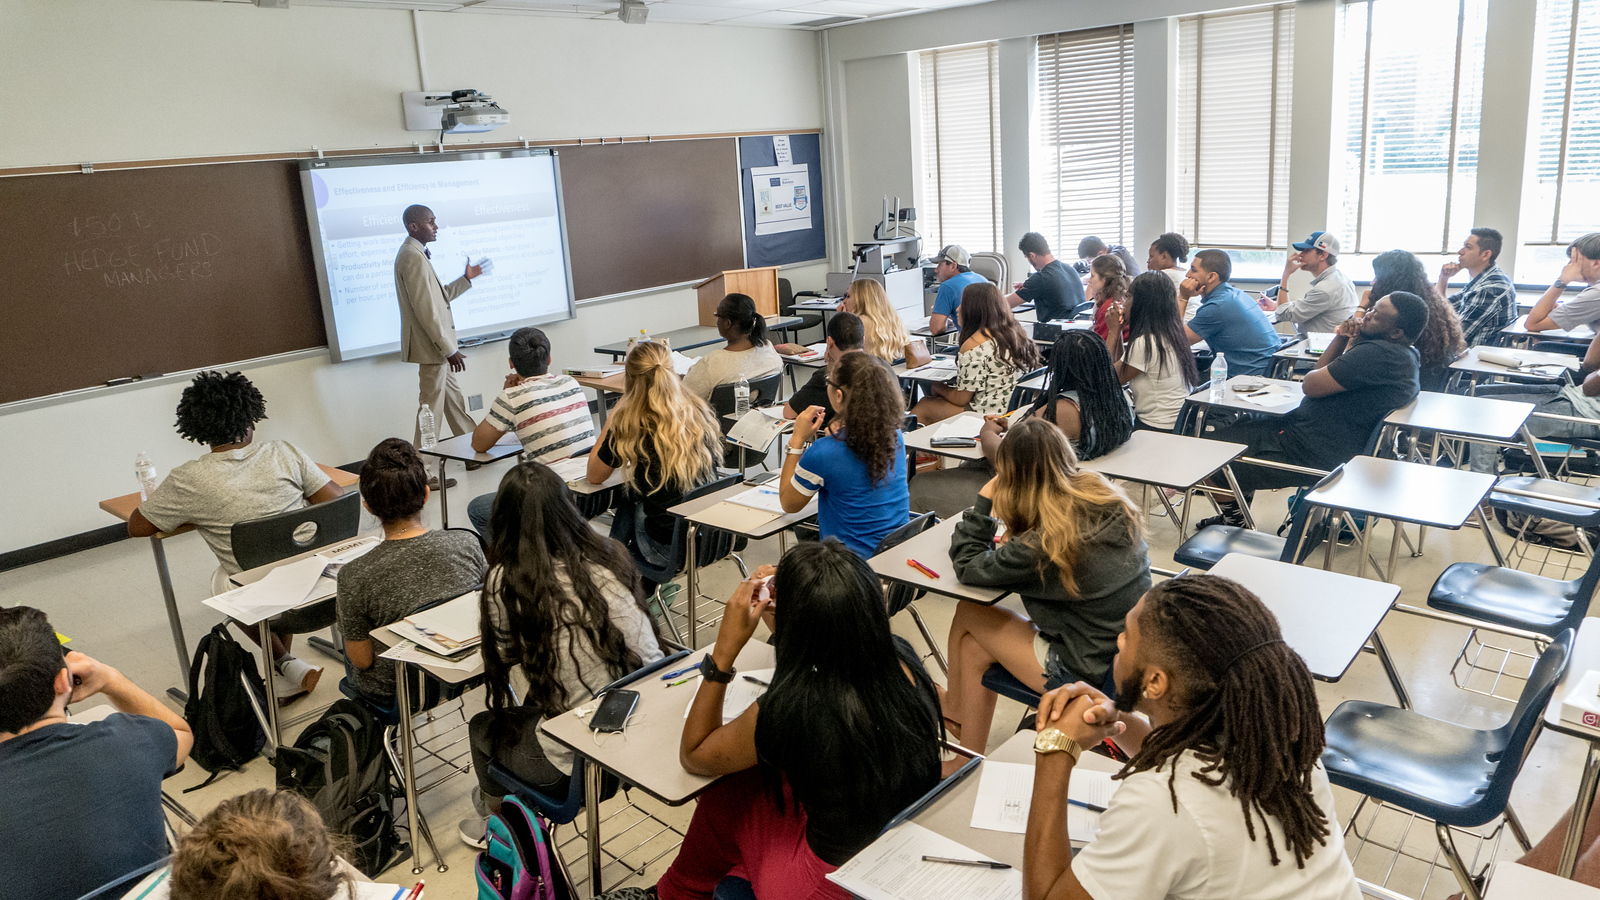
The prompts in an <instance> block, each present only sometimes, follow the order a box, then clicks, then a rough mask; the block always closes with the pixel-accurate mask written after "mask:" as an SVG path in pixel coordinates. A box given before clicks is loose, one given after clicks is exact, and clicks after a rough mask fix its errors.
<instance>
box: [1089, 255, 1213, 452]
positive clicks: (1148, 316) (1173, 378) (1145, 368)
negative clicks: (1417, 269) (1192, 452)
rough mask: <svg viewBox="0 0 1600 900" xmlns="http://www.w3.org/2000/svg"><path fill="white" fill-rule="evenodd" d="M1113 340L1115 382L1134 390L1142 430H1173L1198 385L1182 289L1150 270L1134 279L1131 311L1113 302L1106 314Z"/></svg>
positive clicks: (1136, 410) (1198, 379)
mask: <svg viewBox="0 0 1600 900" xmlns="http://www.w3.org/2000/svg"><path fill="white" fill-rule="evenodd" d="M1124 317H1126V319H1127V322H1128V340H1127V343H1126V345H1124V343H1123V340H1122V323H1123V319H1124ZM1106 328H1107V334H1109V335H1110V336H1111V338H1110V341H1109V349H1110V351H1111V361H1112V363H1113V364H1114V365H1115V367H1116V370H1117V379H1118V380H1119V381H1121V382H1122V383H1123V384H1125V385H1127V386H1128V390H1130V391H1132V392H1133V408H1134V411H1135V412H1136V413H1138V417H1139V420H1138V422H1137V423H1136V424H1137V426H1138V427H1140V428H1150V429H1157V430H1161V431H1171V430H1172V426H1173V425H1175V424H1177V421H1178V413H1179V412H1180V411H1181V410H1182V409H1183V401H1184V399H1185V398H1186V397H1188V396H1189V391H1190V389H1191V387H1193V386H1195V385H1198V384H1199V383H1200V372H1199V370H1198V369H1197V368H1196V367H1195V364H1194V351H1192V350H1190V349H1189V343H1188V341H1187V340H1186V339H1185V337H1184V334H1183V319H1182V318H1181V317H1180V315H1179V308H1178V289H1177V288H1176V287H1174V286H1173V284H1172V279H1170V278H1168V277H1167V276H1166V275H1165V274H1164V273H1162V272H1146V273H1144V274H1143V275H1140V276H1139V277H1138V278H1135V279H1134V280H1133V286H1132V288H1130V297H1129V300H1128V309H1127V310H1126V311H1124V310H1123V308H1122V304H1120V303H1113V304H1112V305H1111V306H1110V307H1109V308H1107V310H1106Z"/></svg>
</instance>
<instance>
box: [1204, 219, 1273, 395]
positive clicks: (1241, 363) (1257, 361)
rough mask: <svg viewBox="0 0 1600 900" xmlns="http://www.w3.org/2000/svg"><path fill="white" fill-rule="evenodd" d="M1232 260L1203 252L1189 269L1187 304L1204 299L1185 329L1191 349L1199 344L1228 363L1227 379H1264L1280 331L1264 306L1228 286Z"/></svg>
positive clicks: (1214, 252) (1219, 254) (1218, 254)
mask: <svg viewBox="0 0 1600 900" xmlns="http://www.w3.org/2000/svg"><path fill="white" fill-rule="evenodd" d="M1232 277H1233V260H1231V259H1229V258H1228V254H1226V253H1224V252H1223V251H1221V250H1201V251H1200V252H1199V253H1196V254H1195V255H1194V262H1192V263H1190V264H1189V275H1188V277H1186V278H1184V279H1183V282H1182V283H1181V284H1179V285H1178V296H1179V297H1181V298H1183V299H1184V300H1188V299H1189V298H1191V297H1200V298H1201V301H1200V309H1199V310H1198V311H1197V312H1196V313H1195V314H1194V318H1192V319H1190V320H1189V323H1188V324H1187V325H1185V326H1184V332H1185V336H1186V337H1187V338H1188V339H1189V345H1190V346H1193V345H1195V344H1198V343H1200V342H1201V341H1205V342H1206V346H1208V347H1210V348H1211V352H1213V353H1222V354H1225V355H1226V356H1227V358H1228V377H1229V378H1232V377H1234V376H1236V375H1265V374H1266V372H1267V366H1269V365H1271V364H1272V354H1274V353H1277V352H1278V347H1279V346H1280V345H1281V343H1282V342H1281V341H1279V340H1278V332H1276V331H1274V330H1273V328H1272V323H1271V322H1269V321H1267V314H1266V313H1265V312H1262V310H1261V306H1260V305H1259V304H1257V303H1256V302H1255V301H1253V300H1251V299H1250V298H1248V297H1246V296H1245V295H1244V293H1243V292H1242V291H1240V290H1239V289H1238V288H1236V287H1234V286H1233V285H1231V284H1229V283H1228V279H1229V278H1232Z"/></svg>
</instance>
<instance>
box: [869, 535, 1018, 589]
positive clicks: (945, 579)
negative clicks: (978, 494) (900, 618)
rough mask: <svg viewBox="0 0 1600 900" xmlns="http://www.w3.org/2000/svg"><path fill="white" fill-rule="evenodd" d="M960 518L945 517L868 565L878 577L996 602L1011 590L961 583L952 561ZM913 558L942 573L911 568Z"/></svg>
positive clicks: (875, 558)
mask: <svg viewBox="0 0 1600 900" xmlns="http://www.w3.org/2000/svg"><path fill="white" fill-rule="evenodd" d="M958 521H959V519H956V518H951V519H946V520H945V521H943V522H940V523H939V524H937V525H934V526H933V527H931V528H929V529H928V530H927V531H924V532H923V533H921V534H919V535H917V536H916V537H914V538H912V539H910V540H908V541H906V542H905V543H903V544H899V545H897V546H895V547H893V548H891V549H889V550H887V551H885V552H883V553H880V554H878V555H877V556H874V557H873V558H871V559H869V560H867V565H869V566H871V567H872V571H873V572H875V573H877V575H878V577H880V578H885V579H887V580H889V581H893V582H896V583H899V584H904V585H909V586H910V587H913V588H915V589H917V590H919V591H927V592H928V593H930V594H939V595H940V596H944V597H951V598H954V599H956V600H966V601H968V602H970V603H980V604H982V605H984V606H993V605H994V604H996V603H998V602H1000V600H1001V599H1003V598H1004V597H1006V595H1008V594H1010V593H1011V592H1010V591H1008V590H1004V589H1001V588H991V587H980V586H977V585H970V584H962V583H961V580H960V579H959V578H957V577H956V567H955V564H954V563H952V562H951V561H950V538H951V536H952V535H954V534H955V530H956V522H958ZM911 559H914V560H916V561H917V562H919V563H922V564H923V565H925V566H927V567H928V568H930V569H932V570H933V571H934V572H935V573H937V574H938V576H939V577H938V578H929V577H928V576H926V575H924V574H922V573H921V572H919V571H917V570H916V569H914V568H912V567H911V566H910V565H908V564H907V563H906V561H907V560H911Z"/></svg>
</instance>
